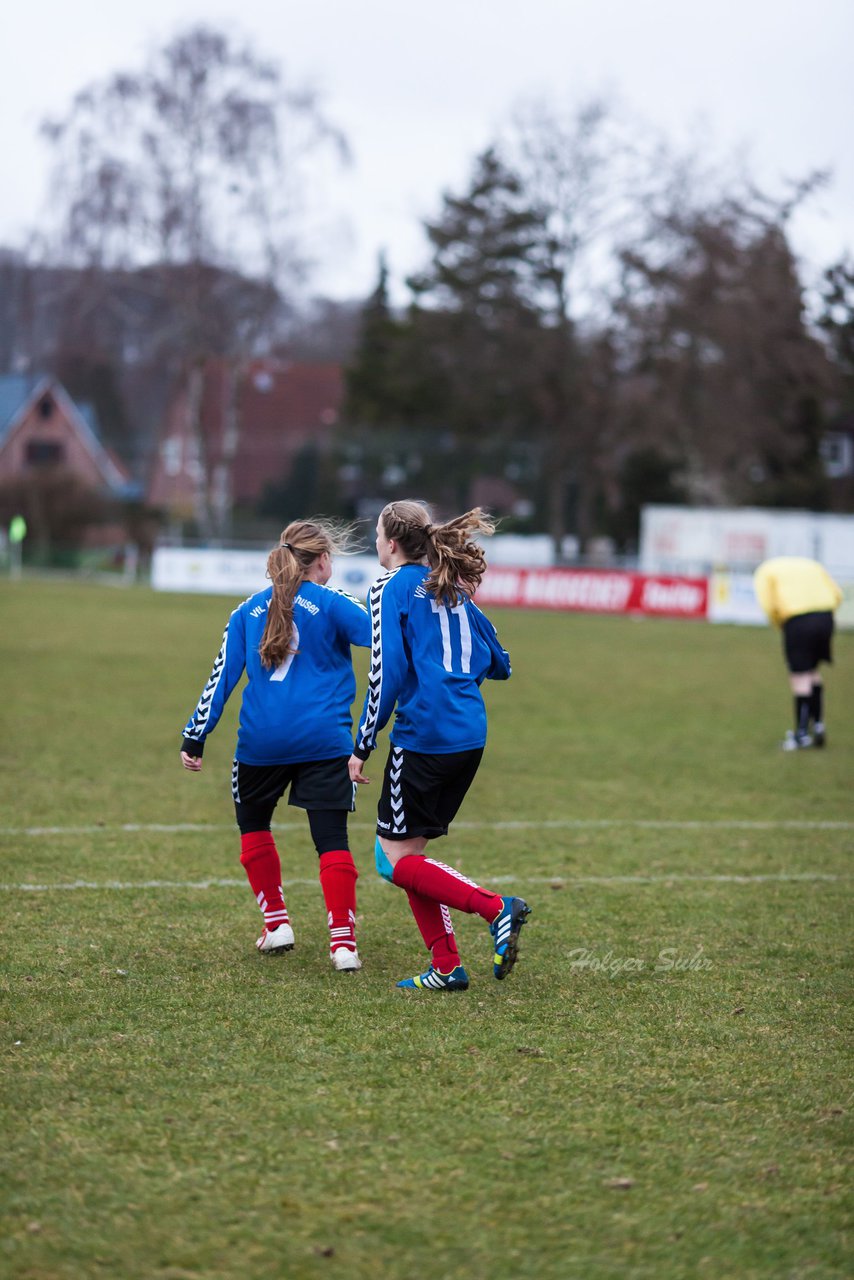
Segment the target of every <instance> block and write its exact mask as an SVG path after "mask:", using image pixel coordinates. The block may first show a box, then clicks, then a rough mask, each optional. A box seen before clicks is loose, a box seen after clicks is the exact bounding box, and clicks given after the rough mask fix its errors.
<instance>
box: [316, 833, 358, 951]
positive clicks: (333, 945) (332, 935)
mask: <svg viewBox="0 0 854 1280" xmlns="http://www.w3.org/2000/svg"><path fill="white" fill-rule="evenodd" d="M358 877H359V873H358V871H357V870H356V864H355V863H354V862H353V855H352V854H351V853H350V850H349V849H334V850H330V852H329V853H322V854H321V855H320V887H321V889H322V890H323V901H324V902H325V903H326V912H327V919H328V921H329V948H330V950H331V951H336V950H337V949H338V947H346V948H347V950H348V951H355V950H356V880H357V879H358Z"/></svg>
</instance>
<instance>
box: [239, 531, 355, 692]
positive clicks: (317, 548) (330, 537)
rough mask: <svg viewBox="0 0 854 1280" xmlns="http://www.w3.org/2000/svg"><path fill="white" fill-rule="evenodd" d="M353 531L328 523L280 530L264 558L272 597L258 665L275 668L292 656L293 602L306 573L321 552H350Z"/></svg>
mask: <svg viewBox="0 0 854 1280" xmlns="http://www.w3.org/2000/svg"><path fill="white" fill-rule="evenodd" d="M353 536H354V534H353V528H352V526H350V525H340V524H335V523H334V522H333V521H331V520H324V519H312V520H292V521H291V523H290V524H289V525H288V527H287V528H286V529H283V530H282V534H281V537H280V538H279V544H278V546H276V547H274V548H273V550H272V551H271V552H270V554H269V556H268V557H267V577H268V578H269V579H270V581H271V582H272V584H273V595H272V598H271V600H270V607H269V609H268V611H267V625H266V626H265V628H264V634H263V636H262V637H261V644H260V646H259V649H258V652H259V653H260V655H261V665H262V666H264V667H278V666H279V665H280V664H281V663H282V662H284V660H285V658H286V657H287V656H288V654H289V653H291V652H296V651H295V650H292V649H291V640H292V638H293V633H294V598H295V596H296V594H297V592H298V591H299V589H300V586H301V584H302V583H303V582H304V581H305V577H306V573H307V571H308V570H309V569H310V568H311V566H312V564H313V563H314V561H315V560H316V559H317V558H318V556H322V555H323V553H324V551H326V552H328V553H329V555H330V556H333V555H336V554H342V553H345V552H347V551H349V550H350V549H351V544H352V541H353Z"/></svg>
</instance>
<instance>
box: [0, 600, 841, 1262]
mask: <svg viewBox="0 0 854 1280" xmlns="http://www.w3.org/2000/svg"><path fill="white" fill-rule="evenodd" d="M229 607H230V605H229V602H228V601H227V600H223V599H217V598H208V597H181V596H168V595H156V594H153V593H150V592H148V591H145V590H132V591H117V590H115V589H108V588H103V587H100V588H99V587H96V586H91V585H78V584H74V583H61V582H55V581H54V582H51V581H44V582H41V581H34V580H27V579H25V580H24V581H22V582H19V583H3V584H2V585H0V647H2V655H0V656H2V672H3V677H2V678H3V699H2V708H3V710H2V716H3V728H4V732H3V735H2V756H3V768H2V782H0V787H1V788H2V791H0V796H2V814H3V817H2V820H0V821H2V829H0V854H2V868H0V881H2V883H3V885H4V888H3V891H2V905H3V908H4V912H3V917H4V928H3V959H4V964H3V988H4V1031H3V1042H2V1073H3V1083H4V1089H3V1096H4V1099H5V1104H6V1107H5V1116H4V1123H3V1134H4V1141H3V1144H2V1149H0V1177H2V1185H0V1201H2V1205H3V1224H2V1225H3V1231H2V1239H0V1274H2V1275H3V1276H4V1277H6V1276H8V1277H14V1278H15V1280H78V1278H80V1277H90V1276H105V1277H107V1276H108V1277H111V1278H113V1277H120V1278H124V1277H127V1278H129V1280H136V1278H137V1277H140V1278H143V1277H144V1278H146V1280H147V1278H149V1277H152V1278H155V1277H156V1278H157V1280H183V1278H185V1277H205V1278H206V1280H243V1278H244V1277H247V1276H252V1277H254V1278H255V1280H266V1278H267V1277H289V1278H290V1277H292V1278H295V1280H315V1278H318V1280H320V1278H321V1277H324V1278H329V1280H338V1278H339V1277H340V1278H341V1280H345V1278H346V1280H361V1278H362V1277H365V1278H367V1277H371V1278H374V1277H382V1278H383V1280H398V1278H400V1280H420V1277H422V1276H424V1277H427V1276H429V1277H432V1278H433V1280H463V1278H465V1280H472V1278H474V1280H480V1277H483V1278H484V1280H517V1278H519V1280H525V1278H527V1277H532V1278H533V1277H545V1278H547V1280H549V1278H552V1277H553V1278H554V1280H572V1278H574V1277H579V1278H580V1280H603V1278H605V1277H615V1278H616V1277H651V1278H652V1277H666V1278H668V1280H669V1278H670V1277H674V1278H678V1277H686V1278H687V1277H696V1276H700V1277H705V1276H708V1277H714V1278H715V1280H718V1278H719V1277H734V1278H735V1277H737V1278H738V1280H742V1278H745V1277H746V1278H750V1277H774V1278H776V1277H810V1278H812V1277H843V1276H847V1275H849V1274H850V1252H849V1250H848V1247H847V1242H846V1237H845V1227H846V1223H847V1221H848V1212H849V1207H850V1194H849V1193H848V1192H847V1186H848V1180H849V1178H850V1167H849V1164H848V1160H849V1157H848V1153H849V1151H850V1114H851V1105H852V1104H851V1090H850V1083H849V1070H850V1058H849V1057H848V1056H847V1046H848V1044H849V1043H850V1030H851V1019H850V991H851V972H850V968H851V962H850V930H851V911H850V888H851V870H850V857H851V852H852V845H854V805H852V800H851V795H852V782H854V718H852V716H851V708H852V706H854V637H852V636H851V635H850V634H842V635H839V636H838V637H837V640H836V653H837V662H836V664H835V666H834V667H833V668H832V669H831V670H830V672H829V674H828V677H827V688H828V696H827V719H828V726H829V740H830V746H829V748H828V749H827V750H826V751H825V752H823V753H822V752H814V753H808V752H807V753H802V754H796V755H785V754H783V753H782V752H780V751H779V749H778V744H779V740H780V738H781V737H782V733H783V730H784V729H785V728H786V727H787V726H788V724H789V722H790V719H791V710H790V699H789V695H788V693H787V689H786V680H785V672H784V669H783V665H782V659H781V656H780V652H779V642H778V640H777V638H776V637H775V636H774V635H772V634H771V633H770V632H769V631H762V630H753V629H747V628H745V629H738V628H727V627H711V626H705V625H703V624H691V623H678V622H672V623H671V622H666V621H657V622H637V621H630V620H623V619H613V618H595V617H590V618H588V617H582V616H577V615H576V616H573V615H549V614H540V613H528V612H518V613H511V612H501V611H498V610H496V611H494V612H493V614H492V616H493V617H494V619H495V621H496V623H497V624H498V627H499V633H500V635H501V636H502V639H503V641H504V642H505V644H506V645H507V647H508V648H509V649H510V651H511V654H512V657H513V661H514V677H513V680H512V681H511V682H510V684H509V685H495V686H489V687H488V689H487V691H486V692H487V697H488V701H489V705H490V734H491V738H490V743H489V746H488V748H487V754H486V757H485V761H484V764H483V766H482V768H481V771H480V774H479V776H478V779H477V781H476V783H475V786H474V788H473V789H472V792H471V793H470V795H469V797H468V799H467V801H466V805H465V807H464V810H463V812H462V814H461V820H460V822H459V823H458V824H457V826H456V827H455V829H454V830H453V831H452V833H451V837H450V839H448V840H447V841H444V842H442V845H441V856H442V857H444V858H446V859H448V860H449V861H451V862H453V863H454V864H456V865H457V866H459V867H460V868H461V869H462V870H464V871H465V872H466V873H467V874H469V875H471V876H473V877H474V878H476V879H478V880H479V881H482V882H484V883H486V884H489V885H495V886H496V887H498V886H502V887H504V886H507V887H512V888H513V889H515V890H516V891H518V892H520V893H523V894H524V895H525V896H526V897H527V898H528V900H529V901H530V902H531V904H532V906H533V908H534V913H533V915H532V918H531V922H530V924H529V925H528V926H527V928H526V930H525V933H524V935H523V944H522V955H521V959H520V962H519V965H518V966H517V968H516V970H515V971H514V973H513V974H512V975H511V977H510V978H509V979H508V980H507V981H506V982H505V983H502V984H499V983H496V982H494V980H493V979H492V977H491V966H490V949H489V946H488V941H489V940H488V937H487V934H486V931H485V929H484V927H483V925H482V923H481V922H480V921H479V920H477V919H473V918H470V917H459V916H458V917H457V923H458V938H459V942H460V947H461V951H462V953H463V957H464V961H465V963H466V966H467V968H468V970H469V972H470V976H471V979H472V985H471V988H470V989H469V991H468V992H467V993H466V994H465V995H455V996H430V995H427V994H424V993H412V994H409V993H404V992H400V991H397V990H396V989H395V987H394V982H395V980H396V979H398V978H400V977H403V976H406V975H408V974H411V973H415V972H416V971H417V970H418V969H419V968H420V967H422V965H423V963H424V960H425V958H426V956H425V953H424V952H423V949H422V947H421V944H420V939H419V937H418V935H417V932H416V929H415V926H414V924H413V922H412V920H411V918H410V917H409V915H408V910H407V908H406V902H405V898H404V896H403V895H402V894H401V893H400V892H399V891H397V890H395V889H393V888H392V887H391V886H389V885H386V884H385V883H384V882H382V881H381V880H379V878H378V877H377V876H376V875H375V873H374V871H373V868H372V845H373V836H372V824H371V814H372V810H373V805H374V803H375V792H376V788H377V785H378V780H379V776H380V773H381V767H382V755H383V754H384V753H378V755H377V758H375V759H374V760H373V761H372V765H373V774H372V776H374V777H375V778H376V779H377V781H376V782H375V783H374V786H373V788H369V789H365V790H363V791H362V792H360V795H359V802H360V803H359V810H358V813H357V814H356V815H355V818H354V821H353V824H352V839H353V849H354V854H355V857H356V861H357V863H358V865H359V868H360V871H361V878H360V880H359V913H360V920H359V937H360V951H361V953H362V955H363V959H364V961H365V968H364V969H363V971H362V972H361V973H359V974H356V975H352V976H345V975H341V974H335V973H333V971H332V970H331V968H330V966H329V962H328V957H327V954H326V930H325V919H324V912H323V907H322V899H321V895H320V890H319V886H318V884H317V880H316V855H315V854H314V851H313V849H312V847H311V843H310V840H309V838H308V832H307V825H306V823H305V819H304V815H302V814H301V813H300V812H299V811H296V810H292V809H287V808H283V809H282V810H281V811H280V814H279V818H280V823H279V824H278V826H277V839H278V841H279V843H280V847H281V850H282V855H283V866H284V874H285V878H286V896H287V899H288V905H289V908H290V911H291V915H292V918H293V920H294V922H295V928H296V931H297V947H296V949H295V950H294V951H293V952H292V953H291V954H289V955H287V956H284V957H280V958H275V959H267V960H264V959H262V958H261V957H259V956H257V955H256V954H255V953H254V948H253V946H252V943H253V940H254V938H255V936H256V933H257V931H258V927H259V924H260V917H259V915H258V911H257V907H256V905H255V903H254V901H253V899H252V896H251V893H250V891H249V889H248V886H247V885H246V884H245V881H244V879H243V873H242V871H241V868H240V865H239V863H238V861H237V852H238V842H237V837H236V831H235V829H234V826H233V815H232V810H231V803H230V794H229V770H230V762H231V753H232V749H233V744H234V730H235V723H236V711H237V703H238V699H237V698H235V699H234V705H233V706H232V707H231V708H229V710H228V712H227V715H226V717H225V719H224V721H223V723H222V724H221V726H220V727H219V728H218V730H217V732H216V734H215V735H214V738H213V739H212V740H211V742H210V745H209V747H208V750H207V751H206V754H205V769H204V771H203V772H202V774H200V775H197V776H191V775H189V774H187V773H185V772H184V771H183V770H182V769H181V767H180V763H179V760H178V748H179V734H180V729H181V727H182V726H183V724H184V722H185V720H186V718H187V716H188V714H189V712H190V710H191V709H192V707H193V705H194V703H195V700H196V697H197V696H198V693H199V690H200V689H201V686H202V684H203V683H204V680H205V678H206V676H207V674H208V671H209V668H210V663H211V661H212V659H213V656H214V654H215V652H216V650H217V648H218V643H219V636H220V634H221V629H222V625H223V623H224V621H225V618H226V616H227V613H228V609H229ZM359 669H360V673H361V674H362V675H363V673H364V664H363V663H362V664H360V668H359ZM369 773H370V770H369ZM509 823H517V824H519V825H518V826H516V827H511V826H507V825H502V824H509ZM179 824H181V825H185V826H186V829H184V830H176V829H175V827H176V826H178V825H179ZM799 824H801V825H799ZM819 824H825V825H819ZM44 828H46V829H48V830H47V831H45V832H43V833H42V834H37V829H44ZM129 828H130V829H129ZM134 828H135V829H134ZM159 828H163V829H159ZM77 881H81V882H85V884H86V885H87V886H88V887H79V888H76V889H71V888H67V887H66V888H59V887H56V888H54V889H53V890H52V891H51V889H50V886H69V885H72V884H74V883H75V882H77ZM152 882H161V883H160V884H159V885H158V884H156V883H152ZM163 882H167V883H169V884H171V885H172V886H173V887H165V886H164V884H163ZM211 882H213V883H211ZM217 882H219V883H217ZM24 885H31V886H34V885H36V886H46V888H40V889H32V888H31V889H24V888H22V887H20V886H24ZM111 885H112V886H124V887H111ZM668 961H671V962H672V961H678V966H677V967H674V966H673V965H671V966H670V967H668Z"/></svg>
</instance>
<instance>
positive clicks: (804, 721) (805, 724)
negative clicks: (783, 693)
mask: <svg viewBox="0 0 854 1280" xmlns="http://www.w3.org/2000/svg"><path fill="white" fill-rule="evenodd" d="M811 702H812V695H811V694H809V693H797V694H795V733H809V728H810V704H811Z"/></svg>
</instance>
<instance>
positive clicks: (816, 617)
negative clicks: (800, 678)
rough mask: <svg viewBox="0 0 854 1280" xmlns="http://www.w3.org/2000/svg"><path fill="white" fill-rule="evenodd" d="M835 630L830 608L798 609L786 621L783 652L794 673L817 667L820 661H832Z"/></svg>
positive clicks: (797, 673)
mask: <svg viewBox="0 0 854 1280" xmlns="http://www.w3.org/2000/svg"><path fill="white" fill-rule="evenodd" d="M833 630H834V619H833V614H832V613H831V612H830V610H829V609H827V610H821V611H819V612H816V613H798V614H796V615H795V616H794V617H793V618H789V619H787V621H786V622H784V623H783V654H784V656H785V659H786V666H787V667H788V668H789V671H790V672H791V673H792V675H800V674H802V673H804V672H807V671H815V670H816V668H817V667H818V664H819V663H820V662H833V653H832V640H833Z"/></svg>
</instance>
